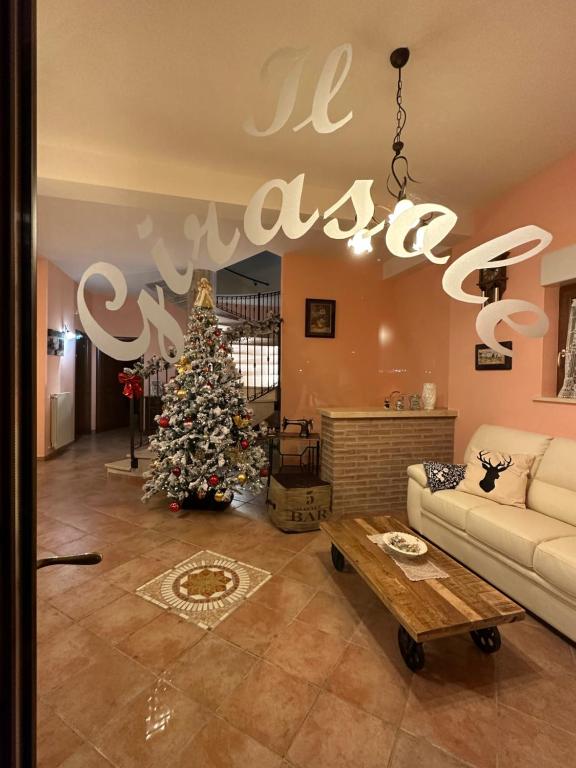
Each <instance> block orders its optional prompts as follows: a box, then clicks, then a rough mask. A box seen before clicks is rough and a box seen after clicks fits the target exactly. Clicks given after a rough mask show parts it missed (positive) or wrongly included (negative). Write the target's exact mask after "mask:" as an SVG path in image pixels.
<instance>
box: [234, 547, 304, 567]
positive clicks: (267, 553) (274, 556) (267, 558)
mask: <svg viewBox="0 0 576 768" xmlns="http://www.w3.org/2000/svg"><path fill="white" fill-rule="evenodd" d="M227 552H230V553H231V554H232V555H233V556H234V557H236V558H237V559H238V560H241V561H242V562H245V563H249V564H250V565H255V566H256V568H263V569H264V570H265V571H269V572H270V573H277V572H278V571H280V570H281V569H282V568H284V566H285V565H286V564H287V563H288V562H290V560H292V558H293V557H294V552H291V551H290V550H289V549H284V548H282V547H279V546H277V545H270V544H251V545H250V546H249V547H248V548H247V549H244V550H242V551H240V550H239V548H238V547H237V546H236V545H235V544H234V543H231V544H230V545H229V546H228V549H227Z"/></svg>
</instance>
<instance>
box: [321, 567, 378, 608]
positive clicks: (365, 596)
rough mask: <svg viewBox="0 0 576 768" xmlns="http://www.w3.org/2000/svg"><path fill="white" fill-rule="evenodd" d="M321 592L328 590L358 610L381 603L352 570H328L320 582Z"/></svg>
mask: <svg viewBox="0 0 576 768" xmlns="http://www.w3.org/2000/svg"><path fill="white" fill-rule="evenodd" d="M322 591H323V592H330V593H331V594H333V595H337V596H338V597H343V598H344V599H345V600H348V602H349V603H350V604H351V605H353V606H355V607H356V608H357V609H358V612H360V611H364V610H365V609H368V608H371V607H372V608H375V607H381V606H382V603H381V601H380V600H378V598H377V597H376V595H375V594H374V592H373V591H372V590H371V589H370V587H368V586H367V584H366V582H365V581H364V580H363V579H361V578H360V576H358V574H357V573H354V572H353V571H346V572H343V573H341V572H339V571H337V570H336V569H335V568H333V569H332V570H331V571H329V572H328V576H327V578H326V580H325V581H324V582H323V584H322Z"/></svg>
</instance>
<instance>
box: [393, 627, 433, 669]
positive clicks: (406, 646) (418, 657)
mask: <svg viewBox="0 0 576 768" xmlns="http://www.w3.org/2000/svg"><path fill="white" fill-rule="evenodd" d="M398 645H399V646H400V653H401V654H402V658H403V659H404V661H405V662H406V666H407V667H408V669H411V670H412V672H418V671H419V670H420V669H422V667H423V666H424V662H425V661H426V657H425V656H424V648H423V647H422V643H417V642H416V640H413V639H412V638H411V637H410V635H409V634H408V632H406V630H405V629H404V627H398Z"/></svg>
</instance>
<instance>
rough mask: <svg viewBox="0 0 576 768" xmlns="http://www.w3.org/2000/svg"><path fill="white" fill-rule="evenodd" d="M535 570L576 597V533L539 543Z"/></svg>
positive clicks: (535, 554) (535, 556)
mask: <svg viewBox="0 0 576 768" xmlns="http://www.w3.org/2000/svg"><path fill="white" fill-rule="evenodd" d="M534 570H535V571H536V573H539V574H540V576H542V578H543V579H546V581H548V582H549V583H550V584H552V585H553V586H554V587H557V588H558V589H560V590H562V592H566V593H567V594H569V595H572V597H576V535H574V536H567V537H566V538H564V539H552V540H551V541H546V542H545V543H544V544H539V545H538V546H537V547H536V551H535V552H534Z"/></svg>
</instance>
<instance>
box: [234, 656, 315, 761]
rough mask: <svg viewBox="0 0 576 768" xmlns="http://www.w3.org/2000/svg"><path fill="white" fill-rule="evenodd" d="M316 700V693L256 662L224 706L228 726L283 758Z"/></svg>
mask: <svg viewBox="0 0 576 768" xmlns="http://www.w3.org/2000/svg"><path fill="white" fill-rule="evenodd" d="M316 696H317V689H315V688H313V687H312V686H310V685H308V683H305V682H304V681H302V680H299V679H297V678H295V677H292V676H291V675H288V674H286V673H285V672H283V671H282V670H281V669H278V667H275V666H272V665H271V664H268V663H267V662H265V661H260V662H258V664H257V665H256V666H254V667H253V668H252V670H251V671H250V672H249V674H248V676H247V677H246V678H245V679H244V681H243V682H242V683H241V684H240V685H239V686H238V688H237V689H236V690H235V692H234V693H233V694H232V696H230V698H229V699H228V700H227V701H226V702H225V703H224V705H223V706H222V707H221V709H220V714H221V715H222V716H223V717H224V718H226V720H228V722H230V723H231V724H232V725H234V726H236V727H237V728H239V729H240V730H241V731H244V732H245V733H247V734H249V735H250V736H252V737H253V738H255V739H256V740H257V741H259V742H261V743H262V744H264V745H265V746H267V747H268V748H269V749H272V750H273V751H274V752H277V753H278V754H280V755H283V754H284V753H285V752H286V750H287V749H288V747H289V746H290V743H291V742H292V739H293V738H294V736H295V734H296V733H297V731H298V729H299V728H300V727H301V725H302V723H303V722H304V718H305V717H306V715H307V714H308V712H309V711H310V708H311V707H312V705H313V703H314V701H315V699H316Z"/></svg>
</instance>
